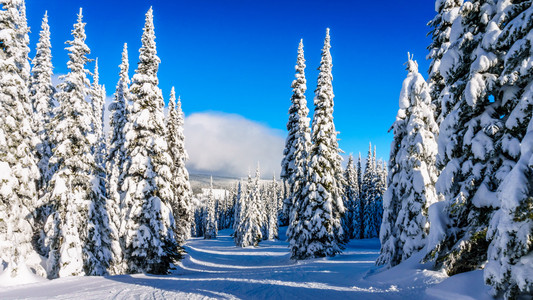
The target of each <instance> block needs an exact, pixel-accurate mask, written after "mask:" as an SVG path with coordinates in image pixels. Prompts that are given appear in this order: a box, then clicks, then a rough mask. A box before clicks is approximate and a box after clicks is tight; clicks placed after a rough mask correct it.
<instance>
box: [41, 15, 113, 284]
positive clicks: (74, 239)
mask: <svg viewBox="0 0 533 300" xmlns="http://www.w3.org/2000/svg"><path fill="white" fill-rule="evenodd" d="M72 36H73V40H72V41H67V42H66V44H67V45H68V47H67V48H66V49H67V50H68V51H69V58H70V60H69V61H68V63H67V67H68V69H69V73H68V74H67V75H65V76H63V77H62V79H63V82H62V83H61V84H59V85H58V89H59V92H58V93H57V94H56V95H57V100H58V102H59V107H58V108H57V110H56V112H55V116H54V119H53V121H52V125H53V128H54V130H53V131H52V135H51V139H52V142H53V144H54V145H55V147H54V150H53V153H54V154H53V155H52V157H51V158H50V169H52V170H57V171H56V172H55V173H54V174H53V176H52V179H51V181H50V187H49V190H48V197H49V201H50V202H51V204H52V206H53V213H52V214H51V215H50V216H49V217H48V221H47V224H46V228H47V229H48V238H49V242H48V243H49V246H50V253H49V256H48V262H47V264H48V276H49V277H50V278H55V277H64V276H77V275H103V274H106V269H107V267H108V264H109V259H110V250H109V247H110V244H109V243H110V241H109V236H108V227H109V225H108V218H107V213H106V211H105V201H106V199H105V195H104V194H103V192H102V190H101V188H100V180H98V179H99V178H98V175H97V171H98V168H99V166H98V164H97V161H96V157H95V155H94V153H93V151H92V149H91V147H92V146H93V141H95V140H96V138H95V136H94V130H93V128H92V125H93V124H94V123H95V120H94V118H93V113H92V110H91V106H90V104H89V103H88V102H87V101H86V98H87V97H89V96H90V95H91V89H90V82H89V79H88V78H87V73H89V71H88V70H86V69H85V65H86V64H87V62H88V61H89V59H88V58H87V55H88V54H89V53H90V50H89V47H88V46H87V45H86V44H85V38H86V36H85V23H83V15H82V10H81V9H80V13H79V14H78V21H77V23H76V24H74V29H73V30H72Z"/></svg>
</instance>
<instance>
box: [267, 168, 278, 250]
mask: <svg viewBox="0 0 533 300" xmlns="http://www.w3.org/2000/svg"><path fill="white" fill-rule="evenodd" d="M266 188H267V191H266V197H265V198H264V199H265V201H266V203H265V204H266V206H265V211H266V220H265V228H266V230H265V232H266V234H265V237H264V239H265V240H271V241H272V240H275V239H277V238H278V190H277V189H278V184H277V182H276V178H275V177H273V178H272V182H271V183H270V184H269V185H268V186H267V187H266Z"/></svg>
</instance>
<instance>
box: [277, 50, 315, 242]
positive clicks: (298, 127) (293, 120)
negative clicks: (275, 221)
mask: <svg viewBox="0 0 533 300" xmlns="http://www.w3.org/2000/svg"><path fill="white" fill-rule="evenodd" d="M295 69H296V74H295V77H296V79H294V80H293V82H292V84H291V87H292V92H293V94H292V97H291V106H290V108H289V121H288V122H287V130H288V135H287V140H286V142H285V150H283V155H284V157H283V160H282V162H281V174H280V177H281V178H282V180H283V181H284V182H285V183H286V184H287V186H288V197H287V198H285V199H284V200H283V211H282V215H283V216H284V218H287V220H284V219H282V220H281V223H282V224H283V225H289V228H288V230H287V237H288V239H289V240H290V239H291V238H292V236H293V231H294V229H293V227H294V224H295V222H298V204H299V203H298V202H299V201H300V200H299V197H300V190H301V188H302V187H303V186H302V185H303V183H304V182H305V180H306V179H305V174H306V173H305V172H306V170H305V169H306V165H307V157H308V155H309V149H310V148H311V130H310V128H309V118H308V116H307V115H308V114H309V109H308V108H307V100H306V98H305V91H306V90H307V86H306V79H305V57H304V45H303V40H300V44H299V45H298V57H297V60H296V66H295ZM293 207H294V209H293ZM291 224H292V225H291Z"/></svg>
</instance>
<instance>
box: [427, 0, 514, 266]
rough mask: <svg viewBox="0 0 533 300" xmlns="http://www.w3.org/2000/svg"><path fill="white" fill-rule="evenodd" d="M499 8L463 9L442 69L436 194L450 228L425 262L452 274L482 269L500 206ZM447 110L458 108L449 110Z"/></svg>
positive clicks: (488, 4) (471, 4)
mask: <svg viewBox="0 0 533 300" xmlns="http://www.w3.org/2000/svg"><path fill="white" fill-rule="evenodd" d="M496 8H497V6H495V5H494V1H492V0H473V1H468V2H465V3H464V4H463V6H462V7H461V11H460V16H459V17H457V19H456V20H455V21H454V23H453V25H452V33H451V35H450V39H451V40H452V41H453V42H452V46H451V47H450V48H449V49H448V50H447V51H446V53H444V55H443V57H442V62H441V66H440V72H441V75H442V76H444V80H445V82H446V88H445V89H444V90H443V92H442V94H443V95H446V97H444V98H442V99H441V105H442V107H443V111H442V116H443V120H442V122H441V124H440V128H439V137H438V147H439V149H438V155H437V164H438V166H439V167H443V169H442V173H441V174H440V175H439V178H438V180H437V183H436V189H437V193H439V194H441V195H442V196H443V197H444V200H445V202H444V204H443V206H444V208H443V210H441V212H439V213H437V214H438V215H436V216H435V218H438V219H441V220H444V222H440V223H439V224H440V225H442V227H444V228H435V229H437V230H435V233H436V235H435V236H432V235H431V234H430V240H429V241H430V245H428V250H429V253H428V255H427V256H426V260H432V261H434V262H435V264H436V266H437V267H441V266H442V267H443V268H444V269H445V270H446V272H447V273H448V274H449V275H453V274H456V273H460V272H465V271H470V270H473V269H477V268H480V267H482V266H483V264H484V263H485V261H486V258H487V248H488V244H489V242H490V241H488V240H487V235H486V234H487V228H488V223H489V220H490V219H491V217H492V214H493V212H494V210H495V209H496V208H498V207H499V201H498V199H497V195H496V190H497V188H498V186H499V184H500V182H501V180H502V177H501V176H502V173H500V172H499V170H500V166H502V164H506V158H505V157H504V156H503V153H502V151H501V142H500V141H501V137H502V130H501V129H502V128H503V121H502V119H501V116H502V113H503V114H505V112H504V111H502V107H503V106H502V105H503V102H502V100H503V99H502V93H501V92H500V88H499V83H498V80H497V79H498V73H499V72H500V70H501V60H499V57H498V53H497V52H495V51H493V44H494V39H495V37H496V36H497V34H498V32H499V28H498V25H497V22H495V20H493V17H494V15H495V14H496ZM444 107H450V108H452V109H451V110H450V111H449V112H446V111H445V109H444ZM504 173H505V172H504ZM430 218H433V217H432V215H431V212H430ZM432 228H433V226H432ZM432 231H433V230H432ZM440 233H442V234H440Z"/></svg>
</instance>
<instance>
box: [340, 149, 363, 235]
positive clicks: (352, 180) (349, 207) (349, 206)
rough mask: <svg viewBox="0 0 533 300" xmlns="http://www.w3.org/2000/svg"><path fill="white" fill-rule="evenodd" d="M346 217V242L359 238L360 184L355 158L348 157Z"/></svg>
mask: <svg viewBox="0 0 533 300" xmlns="http://www.w3.org/2000/svg"><path fill="white" fill-rule="evenodd" d="M344 181H345V183H344V184H345V185H344V208H345V209H346V211H345V212H344V216H343V218H342V224H343V230H344V241H345V242H347V241H348V240H349V239H353V238H355V237H356V236H357V237H359V228H360V223H359V222H360V220H359V215H360V213H359V209H360V206H359V201H358V199H359V184H358V178H357V170H356V168H355V165H354V162H353V156H352V155H351V154H350V156H349V157H348V164H347V165H346V169H345V170H344Z"/></svg>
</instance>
